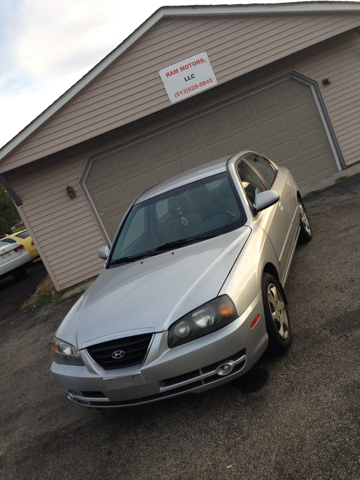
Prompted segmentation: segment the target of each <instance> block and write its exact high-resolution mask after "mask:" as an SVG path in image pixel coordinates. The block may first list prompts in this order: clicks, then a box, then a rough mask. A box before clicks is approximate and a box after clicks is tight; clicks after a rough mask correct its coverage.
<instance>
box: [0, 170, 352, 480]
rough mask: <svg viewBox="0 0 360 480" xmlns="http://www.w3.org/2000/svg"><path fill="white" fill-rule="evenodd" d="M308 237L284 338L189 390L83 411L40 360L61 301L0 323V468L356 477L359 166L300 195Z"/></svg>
mask: <svg viewBox="0 0 360 480" xmlns="http://www.w3.org/2000/svg"><path fill="white" fill-rule="evenodd" d="M305 205H306V208H307V211H308V214H309V217H310V220H311V223H312V227H313V231H314V237H313V240H312V241H311V242H310V243H309V244H307V245H303V246H299V247H298V248H297V250H296V253H295V256H294V261H293V264H292V267H291V272H290V276H289V279H288V282H287V285H286V288H285V291H286V295H287V298H288V301H289V313H290V318H291V322H292V329H293V344H292V346H291V348H290V350H289V351H288V353H287V354H286V355H285V356H283V357H269V356H268V355H264V356H263V357H262V358H261V360H260V361H259V362H258V364H257V365H256V366H255V367H254V368H253V369H252V370H251V371H250V372H248V373H247V374H246V375H245V376H244V377H241V378H240V379H238V380H235V381H233V382H231V383H229V384H227V385H225V386H223V387H219V388H217V389H213V390H210V391H208V392H205V393H203V394H199V395H191V394H190V395H189V394H188V395H184V396H181V397H177V398H175V399H172V400H171V399H170V400H167V401H162V402H158V403H153V404H149V405H143V406H138V407H134V408H125V409H116V410H107V411H97V410H88V409H85V408H82V407H79V406H77V405H74V404H72V403H70V402H69V401H67V400H66V398H65V394H64V392H63V391H62V390H61V389H59V388H58V387H57V386H56V385H55V383H54V381H53V380H52V377H51V375H50V372H49V367H50V363H51V359H50V346H51V340H52V336H53V334H54V332H55V330H56V328H57V326H58V324H59V323H60V322H61V320H62V318H63V317H64V315H65V314H66V312H67V311H68V310H69V309H70V307H71V306H72V305H73V303H74V300H69V301H68V302H66V303H64V304H62V305H60V306H57V307H53V306H50V305H45V306H43V307H41V308H39V309H35V310H33V311H31V312H28V313H26V314H19V313H18V314H16V315H13V316H11V317H10V318H7V319H6V320H3V321H2V322H1V323H0V349H1V350H0V351H1V357H0V358H1V360H0V361H1V373H0V378H1V382H0V398H1V405H2V408H1V410H0V476H1V478H6V479H7V480H11V479H14V480H15V479H16V480H22V479H24V480H31V479H34V480H35V479H36V480H41V479H53V478H60V479H68V478H71V479H79V480H80V479H88V478H91V479H92V480H96V479H104V478H107V479H117V480H149V479H156V480H160V479H164V480H165V479H166V480H168V479H181V480H183V479H184V480H193V479H206V480H208V479H211V480H217V479H219V480H220V479H221V480H222V479H236V480H238V479H243V480H259V479H264V480H265V479H266V480H285V479H287V480H301V479H304V480H305V479H316V480H331V479H333V480H335V479H336V480H337V479H347V480H349V479H350V480H358V479H359V478H360V440H359V426H360V425H359V424H360V415H359V413H360V412H359V411H360V406H359V398H360V397H359V393H360V362H359V351H360V347H359V345H360V295H359V276H360V274H359V272H360V248H359V241H360V240H359V239H360V222H359V219H360V175H356V176H354V177H352V178H350V179H349V180H345V181H343V182H339V183H337V184H335V185H334V186H332V187H330V188H328V189H326V190H324V191H322V192H321V193H319V194H316V195H313V196H310V197H307V198H306V199H305Z"/></svg>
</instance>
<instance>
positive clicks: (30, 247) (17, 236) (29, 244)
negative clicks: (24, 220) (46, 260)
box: [1, 230, 39, 260]
mask: <svg viewBox="0 0 360 480" xmlns="http://www.w3.org/2000/svg"><path fill="white" fill-rule="evenodd" d="M1 241H2V242H7V243H14V242H19V243H21V244H22V245H24V247H25V248H26V250H27V251H28V252H29V253H30V256H31V260H34V259H35V258H37V257H38V256H39V252H38V251H37V248H36V247H35V244H34V242H33V240H32V238H31V237H30V234H29V232H28V231H27V230H22V231H21V232H17V233H12V234H11V235H7V236H6V237H5V238H2V239H1Z"/></svg>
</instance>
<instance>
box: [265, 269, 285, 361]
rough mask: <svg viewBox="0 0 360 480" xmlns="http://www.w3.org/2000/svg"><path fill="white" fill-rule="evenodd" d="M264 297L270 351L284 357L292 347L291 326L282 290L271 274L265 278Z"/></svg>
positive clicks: (266, 274)
mask: <svg viewBox="0 0 360 480" xmlns="http://www.w3.org/2000/svg"><path fill="white" fill-rule="evenodd" d="M262 296H263V303H264V311H265V323H266V331H267V334H268V335H269V346H268V349H269V351H270V352H271V353H273V354H275V355H282V354H284V353H285V352H286V351H287V350H288V349H289V347H290V345H291V341H292V334H291V325H290V320H289V315H288V312H287V308H286V303H285V299H284V294H283V292H282V289H281V287H280V285H279V284H278V282H277V281H276V280H275V278H274V277H272V276H271V275H270V274H269V273H264V276H263V281H262Z"/></svg>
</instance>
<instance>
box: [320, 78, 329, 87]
mask: <svg viewBox="0 0 360 480" xmlns="http://www.w3.org/2000/svg"><path fill="white" fill-rule="evenodd" d="M321 83H322V84H323V85H324V87H327V86H328V85H331V82H330V78H324V80H323V81H322V82H321Z"/></svg>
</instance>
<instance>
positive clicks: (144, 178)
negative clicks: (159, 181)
mask: <svg viewBox="0 0 360 480" xmlns="http://www.w3.org/2000/svg"><path fill="white" fill-rule="evenodd" d="M153 183H154V182H153V181H152V180H151V177H150V175H149V173H148V172H145V173H142V174H141V175H137V176H136V177H134V178H131V179H128V180H125V185H126V188H127V189H128V191H129V193H130V195H131V196H132V197H137V196H138V195H140V193H142V192H144V191H145V190H148V189H149V188H150V187H152V186H153Z"/></svg>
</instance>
